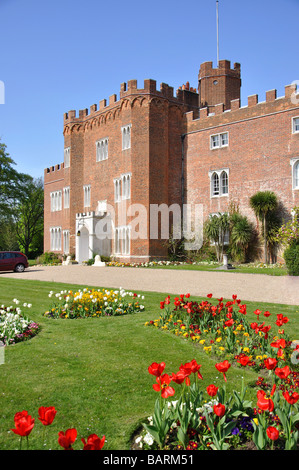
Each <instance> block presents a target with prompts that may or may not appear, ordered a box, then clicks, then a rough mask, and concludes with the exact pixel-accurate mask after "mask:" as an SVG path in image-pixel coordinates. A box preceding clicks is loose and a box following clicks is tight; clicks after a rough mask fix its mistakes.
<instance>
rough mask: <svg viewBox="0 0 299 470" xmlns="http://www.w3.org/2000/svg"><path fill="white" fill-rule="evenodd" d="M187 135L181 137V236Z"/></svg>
mask: <svg viewBox="0 0 299 470" xmlns="http://www.w3.org/2000/svg"><path fill="white" fill-rule="evenodd" d="M185 137H186V134H182V135H181V149H182V174H181V201H182V209H181V230H182V231H181V234H183V228H184V226H183V224H184V202H185V198H184V193H185V175H184V171H185V168H184V163H185V158H184V152H185V149H184V141H185Z"/></svg>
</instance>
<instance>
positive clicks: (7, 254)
mask: <svg viewBox="0 0 299 470" xmlns="http://www.w3.org/2000/svg"><path fill="white" fill-rule="evenodd" d="M28 266H29V265H28V259H27V256H25V255H24V254H23V253H20V252H19V251H0V271H15V272H17V273H22V272H23V271H24V270H25V268H28Z"/></svg>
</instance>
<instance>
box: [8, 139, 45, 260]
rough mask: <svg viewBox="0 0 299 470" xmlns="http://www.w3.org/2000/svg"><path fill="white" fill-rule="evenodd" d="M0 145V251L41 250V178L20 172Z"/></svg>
mask: <svg viewBox="0 0 299 470" xmlns="http://www.w3.org/2000/svg"><path fill="white" fill-rule="evenodd" d="M14 166H15V162H14V160H13V159H12V158H11V157H10V156H9V154H8V153H7V151H6V145H5V144H4V143H1V142H0V250H18V249H21V250H22V251H24V252H25V254H26V255H27V256H28V255H29V253H30V251H31V252H33V253H34V254H35V253H36V254H39V252H40V251H42V238H43V212H44V196H43V194H44V192H43V182H42V180H41V179H39V180H35V179H34V178H32V176H30V175H28V174H25V173H19V172H18V171H17V170H16V169H15V167H14Z"/></svg>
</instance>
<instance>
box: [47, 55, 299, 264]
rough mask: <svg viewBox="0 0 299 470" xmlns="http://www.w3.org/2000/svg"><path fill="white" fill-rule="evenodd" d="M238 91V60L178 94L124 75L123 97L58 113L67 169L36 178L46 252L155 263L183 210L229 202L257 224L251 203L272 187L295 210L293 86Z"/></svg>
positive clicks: (298, 190) (298, 181) (297, 166)
mask: <svg viewBox="0 0 299 470" xmlns="http://www.w3.org/2000/svg"><path fill="white" fill-rule="evenodd" d="M240 88H241V71H240V64H234V68H231V64H230V62H229V61H220V62H219V66H218V67H216V68H213V64H212V63H211V62H206V63H204V64H202V65H201V67H200V71H199V77H198V89H194V88H190V86H189V83H187V84H186V85H183V86H182V87H180V88H179V89H178V90H177V92H176V95H175V96H174V92H173V88H172V87H170V86H168V85H167V84H164V83H162V84H161V85H160V89H159V90H157V87H156V82H155V81H154V80H145V81H144V85H143V88H138V87H137V82H136V80H130V81H128V83H123V84H121V89H120V94H119V99H117V97H116V95H112V96H110V98H109V101H108V103H107V102H106V100H103V101H101V102H100V103H99V107H98V106H97V105H96V104H94V105H92V106H91V107H90V109H89V110H88V109H84V110H80V111H79V115H76V112H75V111H69V112H68V113H66V114H65V115H64V130H63V133H64V139H65V146H64V162H63V163H60V164H58V165H55V166H52V167H49V168H47V169H45V173H44V184H45V241H44V250H45V251H55V252H58V253H65V254H68V253H76V259H77V260H78V261H79V262H81V261H84V260H87V259H89V258H91V257H92V256H93V255H94V254H101V255H105V256H108V255H112V256H114V257H115V258H117V259H121V260H126V261H137V262H142V261H147V260H150V259H160V258H165V257H166V255H167V248H166V246H165V239H166V238H168V234H169V230H168V228H169V227H170V226H171V225H172V223H174V217H177V218H176V219H175V220H176V221H177V220H179V221H180V220H181V219H182V218H183V207H184V206H189V207H193V206H198V207H201V208H202V213H201V221H203V220H205V219H206V218H207V217H209V215H210V214H212V213H215V212H219V211H220V212H225V211H227V210H228V207H229V204H230V203H231V202H234V203H236V204H238V206H239V209H240V211H241V212H242V213H243V214H244V215H247V216H248V217H249V218H250V219H255V218H254V214H253V212H252V210H251V209H250V206H249V198H250V196H252V195H253V194H254V193H256V192H257V191H259V190H272V191H274V192H276V193H277V196H278V198H279V200H280V202H281V203H282V205H283V207H284V209H285V210H286V211H290V210H291V209H292V208H293V207H294V206H295V205H298V204H299V94H296V93H297V91H296V86H295V85H289V86H286V88H285V96H283V97H277V96H276V90H271V91H268V92H267V93H266V100H265V102H261V103H259V102H258V97H257V96H256V95H254V96H250V97H248V103H247V104H246V106H241V103H240ZM160 210H161V211H160ZM159 211H160V212H161V213H162V215H161V214H160V215H159ZM163 211H165V212H164V213H163ZM163 214H164V215H163ZM169 216H170V217H169ZM165 221H166V222H167V223H166V222H165ZM168 223H169V225H168Z"/></svg>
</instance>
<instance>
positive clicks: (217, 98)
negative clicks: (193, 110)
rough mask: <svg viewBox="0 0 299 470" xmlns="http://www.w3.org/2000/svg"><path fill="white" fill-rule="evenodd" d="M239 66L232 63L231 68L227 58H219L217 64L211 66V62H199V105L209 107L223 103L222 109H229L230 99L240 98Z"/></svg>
mask: <svg viewBox="0 0 299 470" xmlns="http://www.w3.org/2000/svg"><path fill="white" fill-rule="evenodd" d="M240 91H241V66H240V64H239V63H235V64H234V68H233V69H232V68H231V63H230V61H229V60H220V61H219V66H218V67H216V68H213V62H204V63H203V64H201V66H200V69H199V74H198V94H199V107H200V108H204V107H208V108H210V111H211V112H213V106H215V105H217V104H221V103H223V104H224V109H230V102H231V101H232V100H236V99H240Z"/></svg>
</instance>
